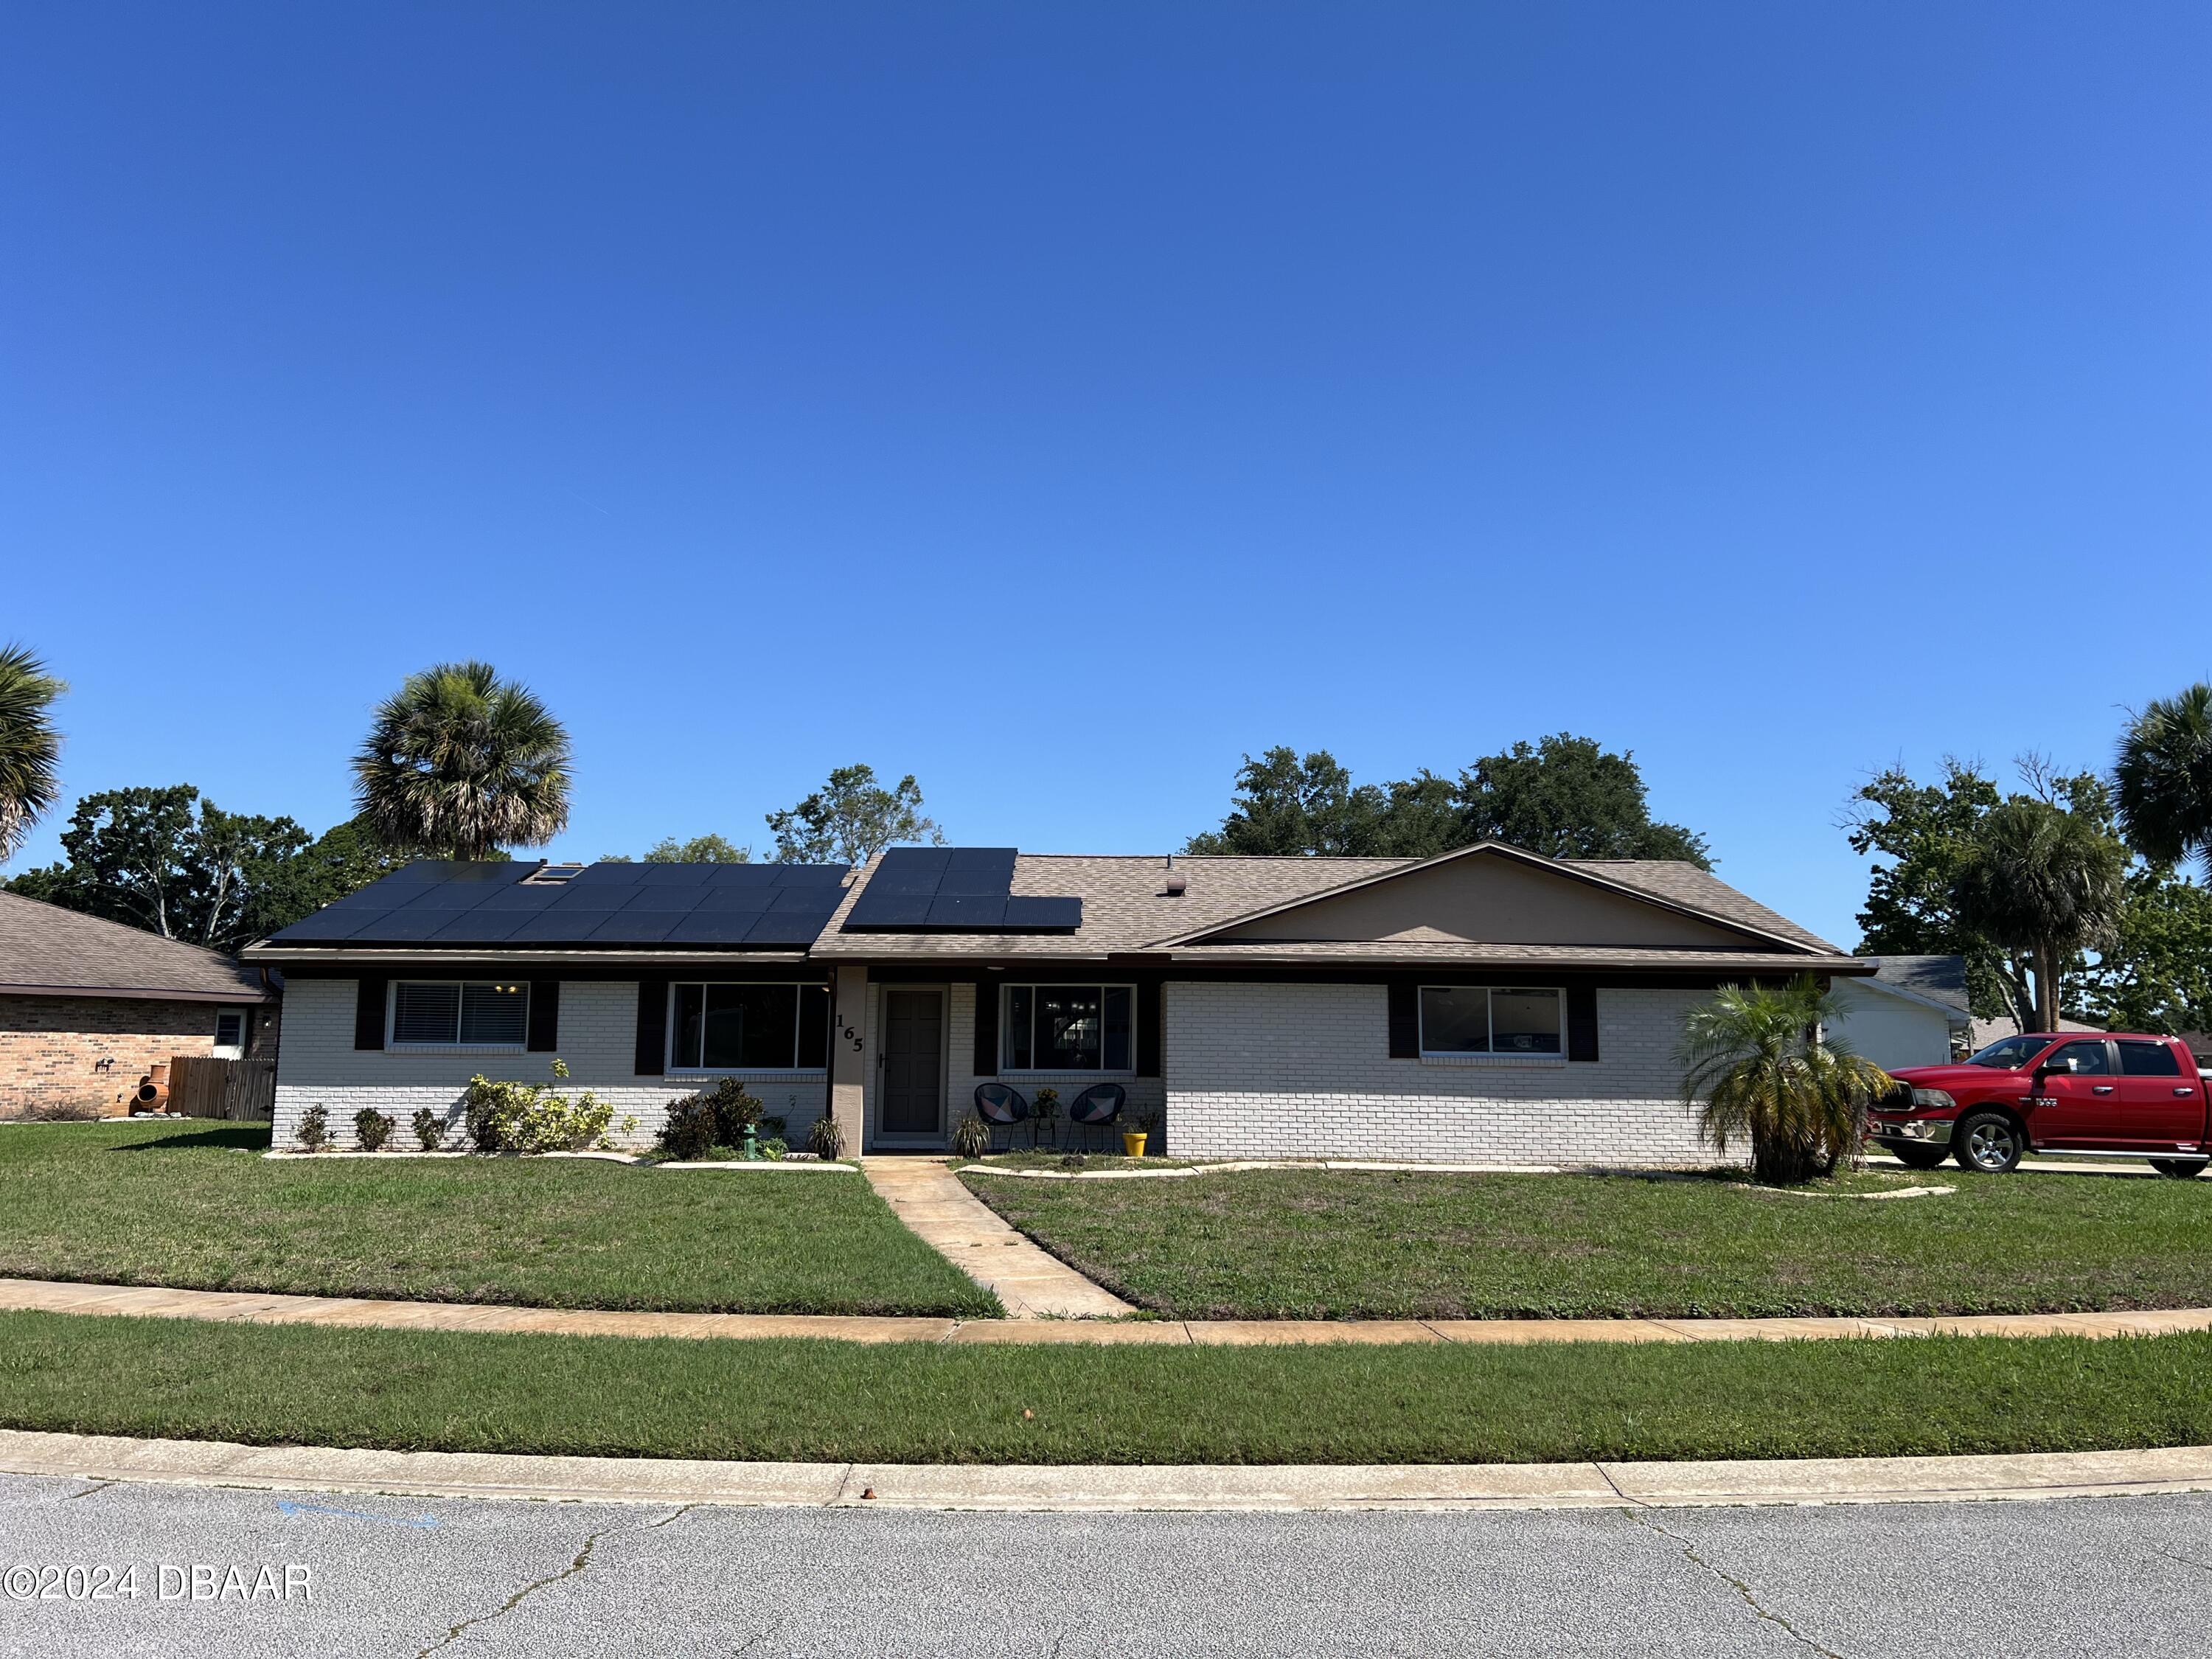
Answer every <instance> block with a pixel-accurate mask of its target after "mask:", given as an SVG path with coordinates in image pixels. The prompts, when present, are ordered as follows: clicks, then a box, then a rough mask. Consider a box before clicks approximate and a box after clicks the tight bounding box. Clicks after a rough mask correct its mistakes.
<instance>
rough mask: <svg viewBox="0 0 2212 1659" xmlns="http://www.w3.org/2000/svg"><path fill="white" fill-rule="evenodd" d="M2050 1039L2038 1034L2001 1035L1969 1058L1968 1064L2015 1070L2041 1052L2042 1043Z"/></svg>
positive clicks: (2001, 1070) (2005, 1070)
mask: <svg viewBox="0 0 2212 1659" xmlns="http://www.w3.org/2000/svg"><path fill="white" fill-rule="evenodd" d="M2050 1041H2051V1039H2050V1038H2049V1037H2039V1036H2008V1037H2001V1038H1999V1039H1998V1040H1997V1041H1996V1042H1992V1043H1991V1044H1990V1046H1989V1047H1988V1048H1984V1049H1983V1050H1982V1051H1981V1053H1979V1054H1976V1055H1975V1056H1974V1057H1973V1058H1972V1059H1971V1060H1968V1061H1967V1062H1966V1064H1967V1065H1969V1066H1988V1067H1990V1069H1991V1070H1992V1071H1997V1072H2017V1071H2018V1070H2020V1068H2021V1066H2025V1065H2027V1062H2028V1061H2029V1060H2033V1059H2034V1058H2035V1057H2036V1056H2037V1055H2038V1054H2041V1053H2042V1052H2043V1045H2044V1044H2045V1043H2046V1042H2050Z"/></svg>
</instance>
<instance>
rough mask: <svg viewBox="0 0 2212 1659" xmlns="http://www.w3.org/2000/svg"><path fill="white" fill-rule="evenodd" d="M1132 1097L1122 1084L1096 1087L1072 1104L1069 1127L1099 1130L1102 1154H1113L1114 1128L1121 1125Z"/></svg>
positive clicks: (1068, 1117)
mask: <svg viewBox="0 0 2212 1659" xmlns="http://www.w3.org/2000/svg"><path fill="white" fill-rule="evenodd" d="M1128 1097H1129V1094H1128V1091H1127V1090H1126V1089H1124V1088H1123V1087H1122V1086H1121V1085H1120V1084H1118V1083H1094V1084H1092V1085H1091V1086H1090V1087H1089V1088H1088V1089H1085V1091H1083V1092H1082V1093H1081V1094H1079V1095H1078V1096H1076V1097H1075V1098H1074V1100H1073V1101H1072V1102H1070V1103H1069V1104H1068V1108H1067V1121H1068V1125H1069V1127H1071V1128H1079V1129H1096V1130H1097V1131H1098V1150H1099V1151H1100V1152H1110V1151H1111V1150H1112V1149H1113V1140H1112V1135H1113V1133H1114V1125H1115V1123H1117V1122H1119V1121H1121V1105H1122V1103H1123V1102H1124V1101H1126V1100H1127V1099H1128Z"/></svg>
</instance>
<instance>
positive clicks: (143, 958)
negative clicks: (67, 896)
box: [0, 893, 271, 1002]
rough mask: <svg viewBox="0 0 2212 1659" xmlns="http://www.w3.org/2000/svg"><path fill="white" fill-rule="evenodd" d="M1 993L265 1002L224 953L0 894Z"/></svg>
mask: <svg viewBox="0 0 2212 1659" xmlns="http://www.w3.org/2000/svg"><path fill="white" fill-rule="evenodd" d="M0 990H5V991H7V992H9V993H10V994H19V995H20V994H27V995H47V996H99V995H103V994H104V995H111V996H127V997H150V998H174V999H176V1000H180V1001H191V1002H210V1001H216V1002H265V1001H268V1000H271V999H270V994H269V991H268V989H267V988H266V987H264V985H263V984H262V982H261V975H259V973H258V972H257V971H256V970H255V969H252V968H248V967H246V966H245V965H244V964H243V963H239V962H238V961H236V960H234V958H232V957H227V956H225V955H223V954H222V952H221V951H210V950H207V949H205V948H204V946H201V945H189V944H186V943H185V941H184V940H183V939H164V938H162V937H161V934H159V933H147V932H146V931H145V930H144V929H143V928H138V927H128V926H126V925H125V924H124V923H122V922H119V921H107V920H106V918H105V917H101V916H88V915H85V914H83V912H82V911H79V910H68V909H64V908H62V907H61V906H60V905H58V904H47V903H46V902H43V901H41V900H39V899H33V898H25V897H24V896H22V895H21V894H20V893H0Z"/></svg>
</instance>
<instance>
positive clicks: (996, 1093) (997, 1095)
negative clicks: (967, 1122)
mask: <svg viewBox="0 0 2212 1659" xmlns="http://www.w3.org/2000/svg"><path fill="white" fill-rule="evenodd" d="M975 1110H976V1113H977V1115H980V1116H981V1118H982V1120H983V1121H984V1122H985V1123H986V1124H987V1125H989V1126H990V1130H991V1150H992V1151H993V1152H1000V1151H1006V1150H1011V1149H1012V1146H1013V1144H1014V1125H1016V1124H1017V1123H1020V1122H1022V1121H1024V1120H1026V1119H1027V1118H1028V1116H1029V1115H1030V1103H1029V1101H1028V1099H1027V1098H1026V1097H1024V1095H1023V1093H1022V1091H1020V1090H1019V1089H1009V1088H1008V1087H1007V1086H1006V1085H1005V1084H1003V1083H979V1084H977V1085H975ZM1001 1129H1003V1130H1005V1131H1006V1146H1005V1147H1004V1148H1002V1147H1000V1145H999V1132H1000V1130H1001Z"/></svg>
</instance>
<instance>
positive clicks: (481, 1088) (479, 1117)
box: [462, 1059, 615, 1152]
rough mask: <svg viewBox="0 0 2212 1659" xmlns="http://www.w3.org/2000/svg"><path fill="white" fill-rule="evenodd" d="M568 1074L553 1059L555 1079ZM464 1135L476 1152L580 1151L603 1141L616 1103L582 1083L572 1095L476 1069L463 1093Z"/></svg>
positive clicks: (545, 1086) (546, 1086)
mask: <svg viewBox="0 0 2212 1659" xmlns="http://www.w3.org/2000/svg"><path fill="white" fill-rule="evenodd" d="M553 1076H554V1079H555V1080H556V1082H557V1081H559V1080H560V1079H563V1078H565V1077H567V1076H568V1066H565V1065H563V1064H562V1062H561V1061H560V1060H558V1059H556V1060H554V1061H553ZM462 1101H463V1104H464V1106H465V1109H466V1112H467V1121H468V1134H469V1139H470V1140H471V1141H472V1142H474V1143H475V1146H476V1149H477V1151H478V1152H585V1151H587V1150H589V1149H590V1148H592V1147H595V1146H606V1145H608V1144H609V1142H608V1139H607V1125H608V1124H609V1123H611V1122H612V1121H614V1115H615V1109H614V1108H613V1107H611V1106H610V1105H608V1104H607V1103H605V1102H604V1101H602V1100H600V1099H599V1097H598V1096H596V1095H594V1094H593V1093H592V1091H590V1090H588V1089H586V1090H585V1091H584V1092H583V1093H581V1094H580V1095H578V1096H577V1097H575V1098H574V1100H570V1099H569V1098H568V1097H566V1096H565V1095H563V1094H562V1093H561V1092H560V1091H558V1090H557V1089H555V1088H552V1087H550V1085H544V1084H538V1083H508V1082H503V1081H502V1082H494V1081H493V1080H492V1079H489V1078H488V1077H485V1076H483V1074H482V1073H478V1074H477V1076H475V1077H472V1078H471V1079H469V1088H468V1092H467V1093H466V1094H465V1095H464V1096H463V1097H462Z"/></svg>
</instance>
